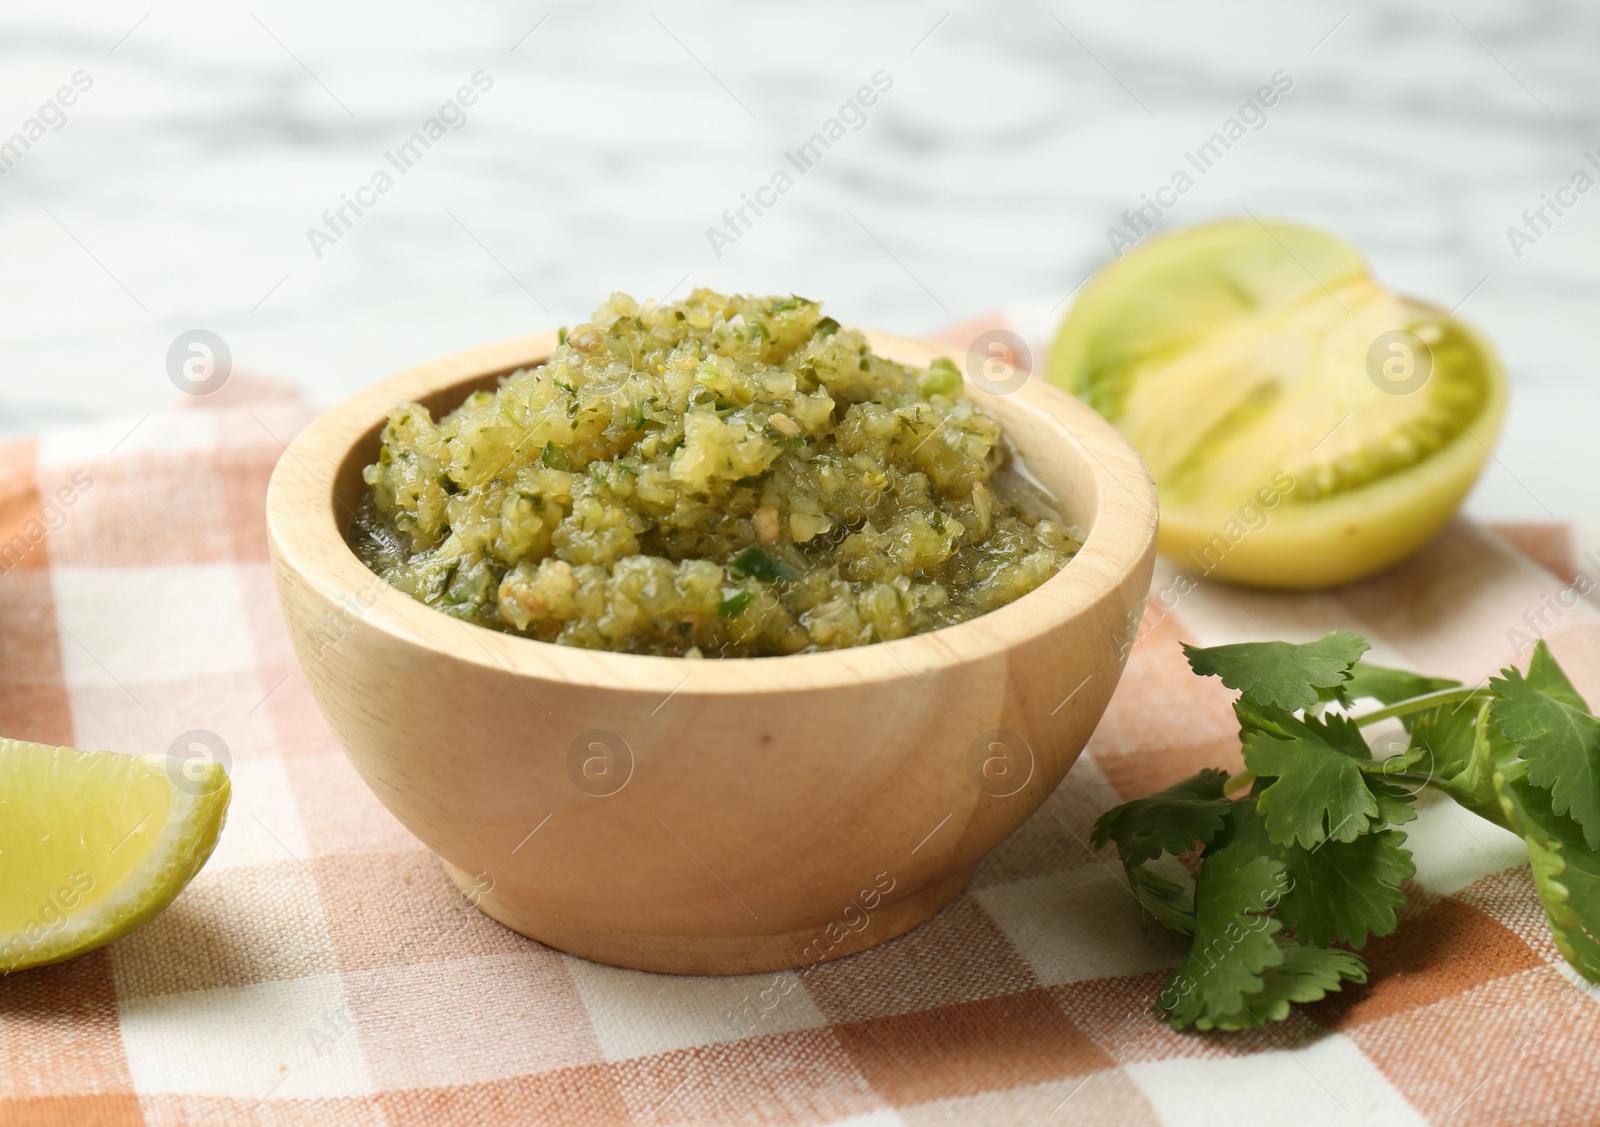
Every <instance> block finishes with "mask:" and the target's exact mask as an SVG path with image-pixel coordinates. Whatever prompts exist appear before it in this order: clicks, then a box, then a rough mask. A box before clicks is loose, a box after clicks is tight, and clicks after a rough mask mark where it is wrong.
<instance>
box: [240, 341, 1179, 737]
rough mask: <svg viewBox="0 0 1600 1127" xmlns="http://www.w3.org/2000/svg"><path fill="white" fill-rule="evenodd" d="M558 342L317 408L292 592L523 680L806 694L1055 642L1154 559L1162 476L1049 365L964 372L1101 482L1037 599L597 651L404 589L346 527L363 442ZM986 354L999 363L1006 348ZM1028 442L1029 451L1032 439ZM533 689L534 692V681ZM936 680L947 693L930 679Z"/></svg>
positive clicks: (283, 497) (298, 517)
mask: <svg viewBox="0 0 1600 1127" xmlns="http://www.w3.org/2000/svg"><path fill="white" fill-rule="evenodd" d="M861 331H862V332H863V333H864V334H865V335H866V337H867V339H868V342H869V344H870V345H871V347H872V349H873V351H874V352H877V353H878V354H879V355H882V356H886V357H889V358H891V359H895V360H898V361H900V362H901V363H906V364H915V365H919V366H925V365H926V364H927V363H928V362H929V361H931V360H932V359H934V358H935V357H939V356H943V357H946V358H949V359H950V360H952V361H955V362H956V365H957V367H958V368H964V367H965V365H964V364H963V363H962V361H963V360H964V359H965V356H964V354H963V352H962V350H960V349H958V348H954V347H951V346H949V345H944V344H937V343H934V342H929V341H920V340H913V339H910V338H906V337H899V336H895V335H892V334H888V333H881V332H876V331H873V330H861ZM556 346H557V334H556V333H555V332H544V333H535V334H531V335H528V336H521V337H513V338H509V339H506V340H501V341H496V342H494V343H491V344H486V345H480V346H478V347H475V348H469V349H465V350H463V351H460V352H455V353H451V354H450V355H447V356H443V357H440V358H438V359H435V360H430V361H427V362H425V363H422V364H418V365H416V366H413V367H411V368H407V369H405V370H404V371H401V372H398V373H396V374H394V375H392V376H389V377H387V378H385V379H383V380H380V381H378V382H377V383H374V384H371V385H369V386H368V387H366V388H363V389H362V390H360V391H358V392H356V393H355V394H353V395H351V396H349V397H347V398H346V399H344V400H343V401H341V402H339V403H337V404H336V405H334V406H333V407H331V408H329V409H328V410H326V411H324V412H323V413H322V414H321V415H319V416H318V417H317V418H315V419H314V420H312V422H311V423H309V424H308V425H307V426H306V427H305V428H304V429H303V430H302V431H301V432H300V434H299V435H297V436H296V437H295V438H294V440H293V441H292V442H290V443H289V445H288V446H287V447H286V448H285V450H284V453H283V455H282V456H281V457H280V458H279V459H278V463H277V465H276V466H275V467H274V469H273V471H272V476H271V479H270V482H269V484H268V488H267V502H266V516H267V534H268V541H269V547H270V550H271V555H272V559H273V566H274V570H275V571H278V572H279V581H280V590H281V589H282V587H281V585H282V582H283V580H284V579H285V575H284V573H285V572H287V573H289V574H291V575H293V576H294V577H297V578H298V579H299V580H300V581H301V582H302V583H303V584H305V585H306V586H308V587H309V588H310V589H311V590H312V591H314V592H315V593H316V594H318V595H319V596H321V597H322V598H323V599H325V600H326V601H328V602H331V603H333V604H335V605H338V606H341V607H344V608H345V611H346V613H347V614H351V615H352V616H353V618H354V622H353V623H352V624H351V626H350V629H352V630H354V629H358V628H360V629H374V630H378V631H381V632H383V633H384V634H386V635H388V636H389V637H390V638H391V639H393V640H394V641H397V642H401V643H406V644H410V645H412V646H417V647H421V648H423V649H426V650H430V651H433V652H436V653H438V654H439V655H440V656H441V657H445V658H449V659H452V660H454V661H458V662H465V663H467V664H471V665H477V666H481V667H483V668H485V669H489V670H499V671H500V672H502V673H503V674H506V675H509V676H511V677H513V678H514V679H516V680H517V681H518V682H519V683H523V682H525V681H533V682H557V683H560V684H563V685H566V686H572V687H589V688H596V689H613V690H614V689H618V688H624V689H626V690H629V691H633V692H640V693H653V694H658V695H659V694H666V696H667V698H668V699H670V698H671V697H672V696H675V695H678V694H683V695H686V696H691V697H692V696H701V695H706V696H719V695H728V694H746V693H765V692H793V691H802V690H814V689H824V688H830V687H836V686H842V685H862V684H873V683H886V682H890V681H898V680H902V679H904V678H906V677H910V678H912V679H913V680H916V681H917V682H918V683H919V684H921V683H922V681H921V676H922V675H923V674H927V673H934V672H943V671H948V670H950V669H952V668H957V667H961V666H964V665H968V664H973V663H977V662H982V661H986V660H990V659H993V658H995V657H997V656H1003V654H1004V653H1005V651H1008V650H1011V649H1014V648H1017V647H1020V646H1023V645H1025V644H1027V643H1029V642H1032V641H1035V640H1037V639H1039V638H1041V637H1042V636H1043V635H1045V634H1048V633H1050V632H1051V631H1053V630H1055V629H1057V628H1059V627H1060V626H1062V625H1063V624H1065V623H1066V622H1068V621H1070V620H1072V619H1073V618H1075V617H1077V616H1078V615H1080V614H1081V613H1083V612H1084V611H1085V610H1087V609H1088V608H1090V607H1091V606H1093V605H1094V604H1096V603H1097V602H1099V601H1100V600H1102V599H1103V598H1105V597H1106V596H1107V595H1109V594H1111V593H1113V592H1114V591H1116V590H1117V589H1118V588H1119V587H1120V586H1121V585H1122V583H1123V581H1124V580H1126V579H1127V577H1128V576H1129V574H1130V573H1132V572H1134V571H1136V570H1137V569H1138V568H1139V567H1140V566H1141V564H1143V563H1145V562H1146V561H1147V560H1149V559H1150V558H1152V556H1153V552H1154V549H1155V536H1156V516H1157V503H1156V487H1155V483H1154V481H1153V480H1152V479H1151V476H1150V472H1149V470H1148V469H1147V468H1146V467H1145V465H1144V462H1143V461H1142V460H1141V459H1140V457H1139V455H1138V454H1137V453H1136V452H1135V451H1134V449H1133V447H1132V446H1130V445H1129V444H1128V442H1127V441H1126V440H1125V439H1124V438H1123V437H1122V435H1121V434H1119V433H1118V432H1117V430H1116V429H1115V428H1114V427H1113V426H1112V425H1111V424H1110V423H1108V422H1106V421H1105V420H1104V419H1102V418H1101V417H1100V416H1099V415H1098V414H1096V413H1095V411H1094V410H1093V409H1092V408H1090V407H1089V406H1087V405H1086V404H1084V403H1082V402H1081V401H1080V400H1078V399H1076V398H1074V397H1073V396H1070V395H1068V394H1066V393H1065V392H1062V391H1060V390H1058V389H1056V388H1055V387H1053V386H1051V385H1050V384H1049V383H1048V381H1047V380H1046V379H1045V378H1044V377H1043V375H1042V374H1040V373H1035V374H1034V375H1033V376H1031V377H1029V378H1027V379H1026V380H1025V381H1024V382H1023V384H1022V386H1021V387H1019V388H1017V389H1016V390H1015V391H1013V392H1011V393H1009V394H1005V395H1000V394H996V393H993V392H989V391H986V390H984V389H983V388H981V387H979V386H976V385H975V384H974V383H973V382H972V380H971V378H970V377H969V376H966V375H963V390H964V391H965V393H966V394H967V395H968V396H969V397H970V398H972V399H974V400H975V401H977V402H979V403H980V404H982V405H983V406H985V407H986V408H989V409H992V410H993V411H994V413H995V414H997V415H999V416H1001V421H1002V424H1005V416H1006V415H1008V414H1011V413H1012V412H1020V411H1027V412H1029V413H1031V414H1033V415H1034V416H1035V417H1036V419H1037V421H1038V422H1039V423H1040V424H1041V425H1053V427H1054V429H1056V430H1057V431H1058V432H1059V433H1061V434H1062V435H1063V436H1064V438H1065V439H1068V440H1070V442H1071V443H1072V444H1073V446H1075V447H1076V450H1077V453H1078V455H1079V457H1078V462H1079V469H1080V470H1081V471H1082V472H1084V473H1085V476H1086V478H1087V480H1088V483H1089V484H1090V485H1091V486H1092V494H1093V501H1092V509H1093V511H1092V512H1091V513H1087V514H1080V513H1076V512H1075V513H1073V514H1072V515H1073V517H1074V518H1075V519H1077V520H1078V523H1080V524H1087V526H1088V530H1089V534H1088V537H1087V539H1086V540H1085V542H1084V544H1083V546H1082V547H1081V548H1080V549H1079V551H1078V552H1077V554H1076V555H1075V556H1074V557H1073V558H1072V560H1070V561H1069V562H1068V564H1067V565H1066V566H1065V567H1063V568H1062V569H1061V570H1060V571H1059V572H1057V573H1056V574H1055V575H1054V576H1052V577H1051V578H1050V579H1048V580H1046V581H1045V582H1044V583H1042V584H1040V585H1039V586H1038V587H1036V588H1035V589H1034V590H1032V591H1030V592H1028V593H1027V594H1026V595H1023V596H1021V597H1020V598H1018V599H1017V600H1015V601H1013V602H1011V603H1008V604H1006V605H1005V606H1002V607H999V608H998V609H996V610H992V611H989V612H988V613H986V614H982V615H979V616H978V617H976V618H972V619H968V620H967V621H966V622H961V623H957V624H956V625H954V626H946V627H941V628H939V629H937V630H931V631H928V632H926V633H922V634H914V635H912V636H910V637H907V638H899V639H895V640H893V641H888V642H874V643H871V644H869V645H864V646H856V647H851V648H847V649H839V650H824V651H819V652H813V653H805V654H792V655H787V656H781V657H764V658H705V659H699V660H697V659H691V658H683V657H660V656H654V655H646V654H626V653H613V652H610V651H603V650H587V649H582V648H579V647H574V646H562V645H557V644H556V643H554V642H543V641H538V640H536V639H532V638H525V637H522V636H520V635H516V634H509V633H505V632H502V631H498V630H492V629H490V628H488V627H485V626H478V625H475V624H473V623H469V622H465V621H462V620H461V619H457V618H453V617H451V616H449V615H446V614H442V613H440V612H439V611H437V610H435V609H434V608H432V607H430V606H428V605H426V604H425V603H421V602H418V601H416V600H415V599H412V598H411V597H410V596H408V595H405V594H404V593H402V592H401V591H399V590H398V589H396V588H393V587H390V586H389V585H388V584H387V583H385V582H384V581H383V580H382V579H380V578H379V577H378V576H377V575H376V574H375V573H374V572H372V571H371V570H369V569H368V568H367V567H366V565H365V564H363V563H362V562H361V561H360V559H359V558H357V556H356V555H355V553H354V552H353V551H352V550H351V549H350V547H349V545H348V544H347V543H346V542H345V539H344V537H343V535H342V534H341V532H340V530H339V523H338V521H337V517H336V513H335V504H337V503H339V502H338V501H337V498H336V497H335V494H334V486H335V482H336V480H337V478H338V475H339V472H340V470H341V468H342V467H343V465H344V463H345V461H346V460H347V458H348V456H349V454H350V452H351V450H352V449H353V448H354V447H355V445H356V444H357V443H359V442H361V441H362V440H363V439H364V438H365V437H366V436H367V435H368V434H369V433H370V432H371V431H372V429H373V428H374V427H375V426H379V425H381V424H382V422H383V421H384V420H385V419H386V418H387V416H388V413H389V410H390V409H391V407H393V406H394V405H395V404H396V403H399V402H405V401H415V400H418V399H423V398H427V397H430V396H434V395H439V394H442V393H446V392H448V391H449V390H450V389H451V388H453V387H456V386H459V385H461V384H466V383H470V382H473V381H479V380H483V379H485V378H487V377H489V376H493V375H497V374H503V373H508V372H512V371H515V370H517V369H519V368H526V367H531V366H533V365H536V364H539V363H541V362H543V361H544V360H545V359H547V358H548V357H549V356H550V354H551V353H552V352H554V351H555V348H556ZM983 359H984V361H985V362H986V363H987V364H990V365H992V364H994V363H995V361H994V360H993V359H992V358H990V357H987V356H985V357H984V358H983ZM1046 419H1048V420H1049V423H1048V424H1047V423H1046V421H1045V420H1046ZM1007 429H1008V430H1009V429H1010V427H1009V426H1008V427H1007ZM1021 453H1022V455H1023V457H1024V458H1027V457H1028V455H1027V450H1026V449H1023V450H1022V451H1021ZM1085 517H1086V518H1087V519H1084V518H1085ZM364 591H376V594H375V595H374V597H373V599H372V601H371V602H370V603H367V601H366V600H365V599H364V598H362V597H361V593H362V592H364ZM1137 625H1138V624H1137V623H1136V622H1133V623H1121V622H1117V623H1115V624H1114V625H1113V631H1115V630H1117V629H1126V632H1127V635H1128V638H1129V639H1131V637H1132V635H1133V633H1134V631H1135V630H1136V628H1137ZM523 687H524V689H525V690H526V689H527V686H526V684H524V686H523ZM922 687H923V689H924V691H927V692H928V693H929V695H930V696H932V695H933V692H932V690H931V689H929V688H928V686H927V685H926V684H923V686H922ZM535 699H537V698H535ZM934 699H935V700H936V701H937V700H938V698H937V697H935V698H934ZM540 703H541V704H542V703H543V702H540ZM665 703H666V701H665V700H663V701H662V704H665ZM939 703H941V704H942V703H943V702H939ZM657 707H658V708H659V707H660V705H658V706H657ZM947 711H948V709H947Z"/></svg>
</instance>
